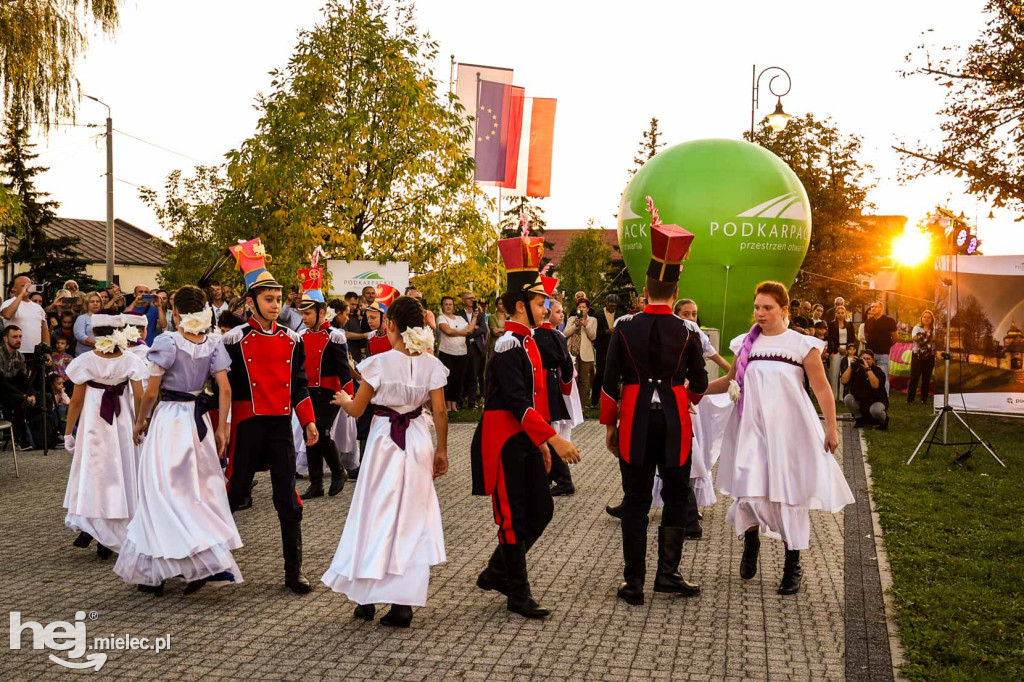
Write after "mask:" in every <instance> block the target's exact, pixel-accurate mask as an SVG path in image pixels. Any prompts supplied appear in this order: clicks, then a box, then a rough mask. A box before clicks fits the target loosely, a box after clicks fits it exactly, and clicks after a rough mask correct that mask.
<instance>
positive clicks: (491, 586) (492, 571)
mask: <svg viewBox="0 0 1024 682" xmlns="http://www.w3.org/2000/svg"><path fill="white" fill-rule="evenodd" d="M507 583H508V577H507V576H506V575H505V560H504V559H502V555H501V545H498V546H497V547H495V548H494V553H493V554H491V558H490V560H489V561H488V562H487V568H485V569H484V570H482V571H480V575H479V576H477V578H476V586H477V587H479V588H480V589H481V590H494V591H495V592H501V593H502V594H503V595H505V596H506V597H507V596H508V584H507Z"/></svg>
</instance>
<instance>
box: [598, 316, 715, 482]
mask: <svg viewBox="0 0 1024 682" xmlns="http://www.w3.org/2000/svg"><path fill="white" fill-rule="evenodd" d="M687 382H688V383H689V388H687ZM620 384H621V386H622V388H621V393H620V388H619V386H620ZM707 387H708V373H707V370H706V369H705V368H704V357H703V355H702V354H701V343H700V338H699V337H698V335H697V334H695V333H694V332H692V331H691V330H690V329H688V328H687V326H686V323H685V322H683V320H681V319H679V318H678V317H676V316H675V315H673V314H672V309H671V308H670V307H669V306H667V305H648V306H647V307H646V308H644V311H643V312H642V313H638V314H636V315H632V316H628V315H627V316H625V317H620V318H619V319H618V320H616V322H615V329H614V331H613V333H612V338H611V342H610V343H609V344H608V356H607V359H606V360H605V373H604V381H603V383H602V386H601V423H602V424H605V425H612V426H614V425H615V424H616V422H617V423H618V427H619V457H621V458H622V460H623V461H624V462H626V463H627V464H634V465H637V466H639V465H640V464H642V463H643V460H644V453H645V452H646V450H647V425H648V421H649V419H650V414H651V402H652V400H653V397H654V396H655V394H656V395H657V396H658V399H659V400H660V402H661V407H662V410H663V411H664V413H665V427H666V431H665V441H666V442H665V448H666V459H665V461H666V463H667V464H668V465H669V466H673V465H677V466H683V465H684V464H686V460H687V458H688V457H689V456H690V446H691V444H692V441H693V424H692V423H691V421H690V397H691V394H693V396H694V397H695V398H696V400H697V401H699V400H700V397H701V394H703V393H704V392H705V391H706V390H707Z"/></svg>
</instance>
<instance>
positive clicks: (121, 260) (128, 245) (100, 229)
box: [11, 218, 171, 267]
mask: <svg viewBox="0 0 1024 682" xmlns="http://www.w3.org/2000/svg"><path fill="white" fill-rule="evenodd" d="M45 231H46V236H48V237H50V238H51V239H54V238H57V237H78V239H79V243H78V246H77V247H76V248H75V251H76V252H77V253H78V254H79V255H81V256H82V257H83V258H85V259H86V260H88V261H89V262H90V263H103V262H106V260H107V222H106V221H105V220H83V219H81V218H57V219H56V220H54V221H53V222H52V223H50V224H49V225H47V226H46V228H45ZM16 243H17V242H16V240H14V239H12V240H11V247H12V248H13V247H14V246H15V244H16ZM170 248H171V245H170V244H168V243H167V242H165V241H163V240H162V239H159V238H157V237H155V236H153V235H151V234H150V233H148V232H146V231H145V230H141V229H139V228H137V227H135V226H134V225H132V224H131V223H129V222H126V221H124V220H115V221H114V264H115V265H141V266H153V267H163V266H164V265H166V264H167V250H168V249H170Z"/></svg>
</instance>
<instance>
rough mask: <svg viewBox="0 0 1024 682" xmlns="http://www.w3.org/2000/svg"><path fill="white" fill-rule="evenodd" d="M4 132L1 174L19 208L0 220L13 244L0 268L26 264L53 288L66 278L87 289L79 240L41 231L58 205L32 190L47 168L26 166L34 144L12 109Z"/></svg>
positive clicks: (1, 228) (89, 280)
mask: <svg viewBox="0 0 1024 682" xmlns="http://www.w3.org/2000/svg"><path fill="white" fill-rule="evenodd" d="M4 133H5V138H4V143H3V146H2V147H0V168H2V173H3V175H4V176H5V177H6V180H5V182H4V187H5V188H6V191H7V192H8V193H9V195H13V196H14V197H16V198H17V201H18V204H19V209H18V210H17V211H15V212H14V213H13V214H12V215H11V217H12V218H13V220H11V221H10V222H4V223H2V224H0V231H2V232H3V234H4V235H5V236H6V237H7V238H8V239H11V240H17V246H16V247H15V248H14V249H10V250H8V251H7V252H6V253H5V254H4V267H6V268H8V272H9V273H13V266H14V265H15V264H24V265H27V266H28V268H29V272H30V274H31V275H32V278H33V279H34V280H35V281H36V282H41V283H44V284H47V285H49V286H50V288H51V289H52V290H53V291H56V289H57V288H59V287H60V285H62V284H63V283H64V282H66V281H67V280H69V279H73V280H75V281H77V282H78V285H79V287H81V288H82V289H87V288H91V287H92V286H94V285H95V283H96V280H94V279H93V278H92V277H90V276H89V275H87V274H85V267H86V265H88V261H87V260H86V259H85V258H83V257H81V256H80V255H78V253H77V251H76V250H75V249H76V247H77V246H78V244H79V239H78V238H77V237H49V236H47V234H46V226H47V225H49V224H50V223H52V222H53V220H54V219H55V218H56V217H57V214H56V209H57V207H58V206H60V204H58V203H57V202H56V201H51V200H48V199H47V198H46V197H48V196H49V195H48V194H47V193H45V192H40V191H38V190H36V187H35V177H36V176H37V175H39V174H40V173H43V172H45V171H46V170H47V169H46V168H45V167H43V166H32V165H31V163H32V161H33V160H34V159H36V158H37V157H38V156H39V155H38V154H36V153H34V152H33V151H32V148H33V146H34V145H32V144H30V143H29V136H28V129H27V127H26V126H25V124H24V122H23V120H22V118H21V116H20V112H19V111H18V110H15V111H13V112H12V113H11V114H10V115H8V117H7V121H6V126H5V131H4ZM9 243H10V242H8V244H9ZM8 280H10V277H8Z"/></svg>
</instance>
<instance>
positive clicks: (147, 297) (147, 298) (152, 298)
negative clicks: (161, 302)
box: [139, 294, 156, 303]
mask: <svg viewBox="0 0 1024 682" xmlns="http://www.w3.org/2000/svg"><path fill="white" fill-rule="evenodd" d="M139 300H140V301H142V302H143V303H156V294H143V295H142V296H139Z"/></svg>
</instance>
